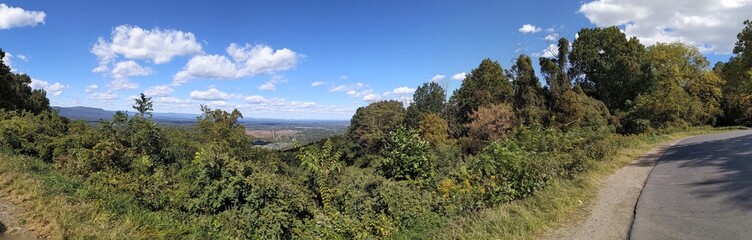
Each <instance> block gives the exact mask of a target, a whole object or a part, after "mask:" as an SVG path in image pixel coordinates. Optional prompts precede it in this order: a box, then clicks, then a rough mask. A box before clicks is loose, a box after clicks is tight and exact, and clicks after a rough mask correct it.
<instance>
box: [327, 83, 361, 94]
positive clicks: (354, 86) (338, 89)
mask: <svg viewBox="0 0 752 240" xmlns="http://www.w3.org/2000/svg"><path fill="white" fill-rule="evenodd" d="M365 86H366V85H365V84H364V83H360V82H359V83H355V84H349V85H338V86H334V87H332V88H330V89H329V92H345V93H347V92H350V91H353V90H359V89H361V88H363V87H365Z"/></svg>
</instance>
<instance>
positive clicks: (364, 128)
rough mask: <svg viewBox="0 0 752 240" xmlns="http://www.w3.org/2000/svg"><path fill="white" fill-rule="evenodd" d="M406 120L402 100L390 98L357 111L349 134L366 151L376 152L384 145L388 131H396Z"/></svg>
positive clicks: (351, 122)
mask: <svg viewBox="0 0 752 240" xmlns="http://www.w3.org/2000/svg"><path fill="white" fill-rule="evenodd" d="M404 120H405V108H404V107H403V106H402V103H401V102H398V101H394V100H390V101H380V102H375V103H371V104H369V105H368V106H365V107H360V108H358V110H356V111H355V115H353V117H352V119H351V120H350V127H349V128H348V135H349V136H350V137H351V138H353V140H354V141H356V142H357V143H358V145H359V146H361V147H362V148H363V150H364V151H365V153H368V154H376V153H379V152H380V151H381V149H382V148H383V146H384V140H385V139H386V135H387V133H389V132H391V131H394V130H395V129H397V127H398V126H400V125H401V124H402V123H403V121H404Z"/></svg>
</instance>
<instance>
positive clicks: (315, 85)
mask: <svg viewBox="0 0 752 240" xmlns="http://www.w3.org/2000/svg"><path fill="white" fill-rule="evenodd" d="M321 85H324V82H321V81H318V82H312V83H311V87H318V86H321Z"/></svg>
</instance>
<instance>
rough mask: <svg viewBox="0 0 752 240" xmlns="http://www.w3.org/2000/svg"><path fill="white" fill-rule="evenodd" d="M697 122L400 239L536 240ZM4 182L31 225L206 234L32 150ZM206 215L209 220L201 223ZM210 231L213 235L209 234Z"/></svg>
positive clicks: (625, 142) (5, 163)
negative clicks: (602, 185) (612, 178)
mask: <svg viewBox="0 0 752 240" xmlns="http://www.w3.org/2000/svg"><path fill="white" fill-rule="evenodd" d="M727 130H729V128H724V129H718V128H692V129H689V130H687V129H684V130H677V131H672V132H662V133H653V134H642V135H631V136H621V135H612V136H609V137H607V138H604V139H602V140H601V141H602V142H600V143H598V144H599V145H600V146H601V147H607V148H613V150H612V151H606V152H610V154H608V155H607V156H605V157H603V158H600V159H601V160H599V161H591V162H589V163H587V164H588V165H589V166H588V169H589V170H588V171H586V172H584V173H581V174H577V175H576V176H575V177H574V178H571V179H566V178H555V179H553V180H552V181H551V183H550V185H548V186H547V187H545V188H543V189H542V190H540V191H537V192H534V193H533V194H532V195H530V196H528V197H527V198H523V199H521V200H515V201H512V202H509V203H504V204H500V205H498V206H496V207H491V208H486V209H482V210H479V211H477V212H473V213H469V214H463V215H459V216H457V217H453V218H450V219H449V221H447V222H444V223H439V224H436V225H434V227H429V228H428V229H405V230H406V231H398V232H396V233H395V234H394V235H391V236H390V237H392V238H397V239H406V238H410V239H415V238H426V239H437V238H438V239H494V238H505V239H531V238H534V237H535V236H540V235H542V234H544V233H546V232H547V231H549V230H551V229H552V228H555V227H557V226H559V225H560V224H562V223H563V222H565V221H571V220H572V219H575V220H576V219H581V218H582V217H583V216H582V215H584V214H586V213H587V209H586V208H585V206H587V205H588V203H589V202H590V201H591V200H592V199H593V197H594V196H595V194H596V192H597V188H598V185H599V182H600V181H602V179H604V178H605V177H607V176H608V175H609V174H611V173H612V172H613V171H614V170H616V169H618V168H620V167H622V166H624V165H625V164H627V163H629V162H630V161H631V160H633V159H634V158H636V157H638V156H640V155H642V154H643V153H645V152H646V151H648V150H649V149H651V148H653V147H655V146H657V145H660V144H662V143H664V142H666V141H669V140H673V139H679V138H683V137H686V136H691V135H698V134H706V133H712V132H720V131H727ZM0 188H1V189H2V191H3V194H2V195H3V196H4V198H5V200H7V201H9V202H11V203H14V204H17V205H19V206H21V207H23V208H24V209H26V210H27V213H26V214H24V215H23V216H21V217H22V218H23V220H24V221H25V222H26V225H27V228H29V229H33V230H34V231H35V233H36V234H37V235H38V236H42V237H51V238H74V239H82V238H104V239H123V238H129V239H152V238H159V239H169V238H181V236H182V237H188V236H191V237H200V236H197V235H196V233H200V232H202V230H201V228H202V226H204V227H206V226H207V224H208V225H211V223H208V222H205V221H203V220H206V219H203V220H202V219H201V218H200V217H199V218H196V217H195V216H183V215H180V214H179V213H175V212H167V211H151V210H149V209H147V208H144V207H142V206H141V205H139V204H138V203H137V202H136V201H137V200H136V199H134V198H133V196H132V195H129V194H122V193H118V192H117V191H114V190H113V189H106V188H103V187H101V186H97V185H92V184H90V183H88V182H87V181H84V180H81V179H78V178H76V177H73V176H66V175H63V174H62V173H59V172H58V171H55V170H54V169H53V168H52V167H51V166H50V165H49V164H47V163H45V162H43V161H42V160H39V159H37V158H32V157H24V156H18V155H14V154H10V153H0ZM202 221H203V223H202ZM207 237H208V236H207Z"/></svg>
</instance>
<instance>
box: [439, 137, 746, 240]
mask: <svg viewBox="0 0 752 240" xmlns="http://www.w3.org/2000/svg"><path fill="white" fill-rule="evenodd" d="M737 129H739V128H709V127H705V128H691V129H684V130H677V131H667V132H665V133H657V134H644V135H634V136H617V137H616V139H615V140H614V141H618V144H617V146H621V148H620V149H618V150H617V151H616V152H615V153H613V154H610V155H608V156H606V157H605V158H604V159H603V160H600V161H597V162H593V163H592V165H591V168H590V170H589V171H587V172H585V173H582V174H579V175H578V176H577V177H575V178H574V179H571V180H564V179H557V180H555V181H554V182H553V183H552V184H551V185H550V186H549V187H547V188H546V189H544V190H542V191H539V192H537V193H535V194H533V195H532V196H530V197H528V198H525V199H522V200H518V201H514V202H511V203H508V204H502V205H500V206H498V207H494V208H490V209H485V210H482V211H480V212H478V213H475V214H472V215H466V216H462V217H458V218H455V219H452V220H450V221H449V222H448V223H447V225H446V226H445V227H443V228H441V229H439V230H436V231H434V232H432V233H430V236H429V237H427V238H433V239H535V238H538V237H541V236H543V235H545V234H546V233H548V232H549V231H551V230H553V229H555V228H557V227H559V226H562V225H563V224H564V223H566V222H572V221H578V222H579V221H583V220H584V219H585V218H586V217H587V215H588V213H589V211H588V207H589V205H590V203H591V202H592V201H593V200H594V198H595V197H596V195H597V192H598V189H599V186H600V184H601V182H602V181H603V180H604V179H605V178H607V177H608V176H609V175H611V174H612V173H613V172H614V171H616V170H618V169H619V168H621V167H623V166H625V165H626V164H628V163H630V162H631V161H632V160H634V159H636V158H637V157H639V156H641V155H643V154H645V153H646V152H648V151H649V150H650V149H652V148H654V147H657V146H659V145H662V144H664V143H666V142H668V141H671V140H676V139H682V138H685V137H689V136H693V135H702V134H709V133H718V132H724V131H730V130H737Z"/></svg>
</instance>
